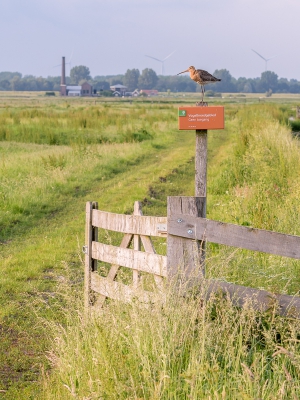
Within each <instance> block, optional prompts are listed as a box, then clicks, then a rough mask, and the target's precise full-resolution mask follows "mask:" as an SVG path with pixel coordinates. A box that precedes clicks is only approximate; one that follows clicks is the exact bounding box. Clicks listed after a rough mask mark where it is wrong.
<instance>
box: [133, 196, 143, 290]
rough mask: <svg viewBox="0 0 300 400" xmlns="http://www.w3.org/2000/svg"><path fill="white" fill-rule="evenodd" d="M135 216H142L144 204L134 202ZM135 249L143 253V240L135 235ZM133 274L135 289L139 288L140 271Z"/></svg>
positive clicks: (134, 271)
mask: <svg viewBox="0 0 300 400" xmlns="http://www.w3.org/2000/svg"><path fill="white" fill-rule="evenodd" d="M133 215H142V204H141V203H140V202H139V201H135V202H134V209H133ZM133 248H134V250H137V251H141V238H140V236H139V235H133ZM132 274H133V275H132V285H133V287H134V288H137V287H138V285H139V280H140V274H139V271H138V270H136V269H134V270H133V271H132Z"/></svg>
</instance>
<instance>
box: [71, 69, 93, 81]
mask: <svg viewBox="0 0 300 400" xmlns="http://www.w3.org/2000/svg"><path fill="white" fill-rule="evenodd" d="M70 77H71V81H72V82H73V83H76V84H77V85H78V83H79V81H81V80H88V79H91V76H90V70H89V68H88V67H85V66H84V65H79V66H77V67H73V68H72V69H71V71H70Z"/></svg>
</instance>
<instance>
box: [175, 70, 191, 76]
mask: <svg viewBox="0 0 300 400" xmlns="http://www.w3.org/2000/svg"><path fill="white" fill-rule="evenodd" d="M185 72H189V70H188V69H186V70H185V71H182V72H179V74H177V75H180V74H184V73H185Z"/></svg>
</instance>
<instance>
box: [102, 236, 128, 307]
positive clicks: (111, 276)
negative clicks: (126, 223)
mask: <svg viewBox="0 0 300 400" xmlns="http://www.w3.org/2000/svg"><path fill="white" fill-rule="evenodd" d="M132 239H133V235H130V234H129V233H126V234H125V235H124V237H123V239H122V242H121V244H120V247H121V248H124V249H126V248H127V247H129V246H130V243H131V241H132ZM119 268H120V266H119V265H116V264H113V265H112V266H111V268H110V270H109V272H108V275H107V277H106V279H108V280H109V281H113V280H114V279H115V277H116V276H117V273H118V270H119ZM105 299H106V296H105V295H101V294H100V295H99V296H98V298H97V299H96V301H95V303H94V306H95V308H101V307H102V306H103V304H104V302H105Z"/></svg>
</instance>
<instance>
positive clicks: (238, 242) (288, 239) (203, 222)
mask: <svg viewBox="0 0 300 400" xmlns="http://www.w3.org/2000/svg"><path fill="white" fill-rule="evenodd" d="M183 214H184V213H178V214H175V213H174V214H173V215H170V216H169V217H168V233H169V234H171V235H175V236H179V237H184V238H190V239H198V240H207V241H208V242H213V243H219V244H224V245H227V246H233V247H239V248H243V249H248V250H255V251H261V252H263V253H270V254H276V255H279V256H284V257H290V258H296V259H299V258H300V236H293V235H286V234H283V233H278V232H272V231H266V230H262V229H254V228H248V227H246V226H239V225H233V224H227V223H223V222H218V221H212V220H209V219H205V218H194V217H192V216H190V215H187V213H186V215H183ZM178 219H182V222H181V223H178Z"/></svg>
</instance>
